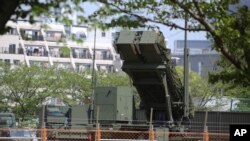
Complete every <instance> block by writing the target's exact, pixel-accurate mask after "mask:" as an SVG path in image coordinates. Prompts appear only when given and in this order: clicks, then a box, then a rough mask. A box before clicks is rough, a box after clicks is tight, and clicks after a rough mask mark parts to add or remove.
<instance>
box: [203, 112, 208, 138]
mask: <svg viewBox="0 0 250 141" xmlns="http://www.w3.org/2000/svg"><path fill="white" fill-rule="evenodd" d="M207 117H208V112H207V111H206V113H205V121H204V134H203V141H209V135H208V128H207Z"/></svg>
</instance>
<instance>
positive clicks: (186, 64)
mask: <svg viewBox="0 0 250 141" xmlns="http://www.w3.org/2000/svg"><path fill="white" fill-rule="evenodd" d="M185 2H186V3H187V0H186V1H185ZM187 20H188V17H187V12H185V25H184V26H185V32H184V81H183V82H184V104H185V106H184V117H188V116H189V94H188V87H189V49H188V48H187Z"/></svg>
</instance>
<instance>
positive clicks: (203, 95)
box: [176, 66, 220, 110]
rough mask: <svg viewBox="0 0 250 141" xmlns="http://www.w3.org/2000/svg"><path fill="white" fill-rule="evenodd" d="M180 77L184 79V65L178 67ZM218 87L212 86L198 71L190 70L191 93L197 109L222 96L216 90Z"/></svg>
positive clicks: (203, 107)
mask: <svg viewBox="0 0 250 141" xmlns="http://www.w3.org/2000/svg"><path fill="white" fill-rule="evenodd" d="M176 70H177V73H178V75H179V76H180V79H181V80H183V67H181V66H177V67H176ZM215 89H216V87H215V86H211V85H210V84H209V83H208V81H207V80H206V79H203V78H201V77H200V76H199V75H198V74H197V73H196V72H193V71H190V72H189V94H190V96H191V97H192V99H193V100H194V101H195V102H196V104H197V105H196V109H199V110H203V109H206V108H207V107H206V104H207V103H208V102H210V101H211V100H212V98H215V97H216V98H220V95H219V94H218V93H217V92H216V91H215Z"/></svg>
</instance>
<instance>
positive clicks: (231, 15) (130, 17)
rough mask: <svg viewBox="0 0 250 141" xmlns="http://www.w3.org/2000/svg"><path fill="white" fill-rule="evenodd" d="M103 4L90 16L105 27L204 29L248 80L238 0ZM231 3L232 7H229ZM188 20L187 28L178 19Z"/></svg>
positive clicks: (245, 13)
mask: <svg viewBox="0 0 250 141" xmlns="http://www.w3.org/2000/svg"><path fill="white" fill-rule="evenodd" d="M99 2H100V3H102V4H103V5H102V6H101V7H100V8H99V9H98V10H97V11H95V12H94V13H93V14H91V15H90V16H89V20H90V21H92V22H98V23H99V24H100V25H102V26H103V25H106V27H116V26H122V27H139V26H147V25H150V23H157V24H162V25H165V26H167V27H169V28H171V29H181V30H187V31H189V32H199V31H205V32H207V35H208V37H209V39H211V40H212V41H213V42H214V49H216V50H217V51H219V52H221V54H222V55H223V56H224V58H225V59H226V60H227V61H229V62H230V64H232V67H233V68H234V70H235V72H236V73H237V74H238V76H237V77H236V78H235V77H234V76H232V77H230V78H232V79H238V80H240V79H241V78H245V80H246V81H245V82H246V85H249V83H250V76H249V75H248V72H250V63H249V62H250V57H249V55H248V54H249V53H250V48H249V45H250V42H249V35H250V32H249V29H250V24H249V22H250V21H249V19H250V18H248V17H249V15H250V12H249V9H248V8H247V7H246V6H240V5H239V0H226V1H222V0H218V1H205V0H202V1H198V0H187V1H185V0H159V1H154V0H130V1H123V0H114V1H113V0H104V1H99ZM232 4H234V5H235V7H236V8H235V10H230V9H229V7H230V6H231V5H232ZM180 19H182V20H184V19H187V27H185V26H184V25H183V24H182V23H183V22H181V23H180V22H177V21H178V20H180Z"/></svg>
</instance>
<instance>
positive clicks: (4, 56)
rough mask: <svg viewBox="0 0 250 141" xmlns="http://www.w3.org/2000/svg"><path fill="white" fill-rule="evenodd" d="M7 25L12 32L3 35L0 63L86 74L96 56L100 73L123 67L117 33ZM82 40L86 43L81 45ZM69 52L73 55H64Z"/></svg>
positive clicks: (0, 47) (78, 28)
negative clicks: (116, 44)
mask: <svg viewBox="0 0 250 141" xmlns="http://www.w3.org/2000/svg"><path fill="white" fill-rule="evenodd" d="M7 26H9V27H11V29H10V31H9V32H8V33H6V34H5V35H1V36H0V60H1V61H5V62H8V63H10V64H12V65H18V64H20V63H24V64H26V65H27V66H30V65H33V64H36V65H41V66H44V67H47V66H57V67H62V68H69V69H74V70H77V71H84V70H86V69H90V68H92V66H93V58H94V54H95V61H94V67H95V69H96V70H104V71H107V72H113V71H116V70H118V69H119V67H120V66H121V61H120V59H119V57H118V56H117V54H116V53H115V51H114V49H113V46H112V36H114V34H115V30H108V31H101V30H98V29H97V30H96V31H95V30H94V29H92V30H90V28H88V27H87V26H64V25H63V24H58V23H50V24H44V23H35V24H30V23H28V22H24V21H19V22H17V23H14V22H8V23H7ZM72 37H74V39H75V40H71V38H72ZM79 39H80V40H81V41H82V42H77V40H79ZM94 39H96V40H94ZM94 48H95V50H94ZM65 49H66V50H67V51H68V52H69V51H70V53H68V54H65V53H63V52H65ZM63 50H64V51H63Z"/></svg>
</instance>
